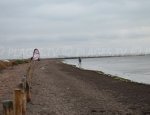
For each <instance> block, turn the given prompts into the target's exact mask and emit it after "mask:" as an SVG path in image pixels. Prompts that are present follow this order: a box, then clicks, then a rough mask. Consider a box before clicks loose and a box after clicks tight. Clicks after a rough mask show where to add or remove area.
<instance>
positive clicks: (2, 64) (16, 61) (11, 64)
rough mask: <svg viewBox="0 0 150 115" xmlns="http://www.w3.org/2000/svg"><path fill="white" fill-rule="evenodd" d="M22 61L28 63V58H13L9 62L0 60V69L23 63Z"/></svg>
mask: <svg viewBox="0 0 150 115" xmlns="http://www.w3.org/2000/svg"><path fill="white" fill-rule="evenodd" d="M24 63H28V60H13V61H10V62H4V61H1V60H0V70H2V69H6V68H7V67H10V66H15V65H18V64H24Z"/></svg>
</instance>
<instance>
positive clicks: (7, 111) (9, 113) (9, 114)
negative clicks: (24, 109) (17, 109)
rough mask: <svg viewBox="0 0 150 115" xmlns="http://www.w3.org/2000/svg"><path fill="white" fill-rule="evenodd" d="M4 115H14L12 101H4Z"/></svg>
mask: <svg viewBox="0 0 150 115" xmlns="http://www.w3.org/2000/svg"><path fill="white" fill-rule="evenodd" d="M2 103H3V115H14V113H13V102H12V101H10V100H6V101H3V102H2Z"/></svg>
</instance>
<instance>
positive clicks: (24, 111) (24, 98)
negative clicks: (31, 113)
mask: <svg viewBox="0 0 150 115" xmlns="http://www.w3.org/2000/svg"><path fill="white" fill-rule="evenodd" d="M26 103H27V99H26V77H23V78H22V115H26Z"/></svg>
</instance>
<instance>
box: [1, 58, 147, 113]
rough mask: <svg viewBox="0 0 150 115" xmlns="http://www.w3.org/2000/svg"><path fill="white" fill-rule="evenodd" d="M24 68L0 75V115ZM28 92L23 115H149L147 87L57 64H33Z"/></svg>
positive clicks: (59, 62) (41, 62)
mask: <svg viewBox="0 0 150 115" xmlns="http://www.w3.org/2000/svg"><path fill="white" fill-rule="evenodd" d="M27 67H28V64H22V65H18V66H15V67H13V68H8V69H5V70H2V71H1V72H0V115H2V103H1V102H2V101H3V100H7V99H11V98H12V96H13V89H14V88H15V87H16V86H17V85H18V83H19V81H21V77H22V76H23V75H25V72H26V70H27ZM31 90H32V99H31V102H30V103H28V105H27V115H150V85H144V84H138V83H133V82H129V81H122V80H119V79H114V78H113V77H110V76H108V75H105V74H103V73H98V72H95V71H89V70H81V69H79V68H76V67H74V66H71V65H66V64H63V63H62V62H61V61H60V60H50V59H47V60H41V61H39V62H37V63H36V66H35V68H34V74H33V78H32V89H31Z"/></svg>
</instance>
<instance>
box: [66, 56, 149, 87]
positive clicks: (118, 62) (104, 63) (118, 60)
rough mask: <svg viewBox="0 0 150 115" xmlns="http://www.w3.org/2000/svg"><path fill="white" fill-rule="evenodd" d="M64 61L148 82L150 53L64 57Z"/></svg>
mask: <svg viewBox="0 0 150 115" xmlns="http://www.w3.org/2000/svg"><path fill="white" fill-rule="evenodd" d="M64 63H67V64H71V65H76V66H77V67H79V66H81V68H84V69H88V70H96V71H103V72H104V73H106V74H111V75H115V76H119V77H122V78H125V79H129V80H131V81H135V82H139V83H145V84H150V55H146V56H124V57H101V58H82V63H81V65H80V64H79V62H78V59H66V60H64Z"/></svg>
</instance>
